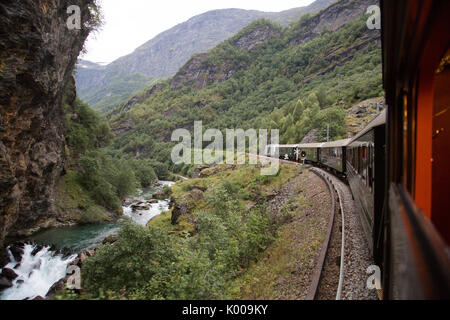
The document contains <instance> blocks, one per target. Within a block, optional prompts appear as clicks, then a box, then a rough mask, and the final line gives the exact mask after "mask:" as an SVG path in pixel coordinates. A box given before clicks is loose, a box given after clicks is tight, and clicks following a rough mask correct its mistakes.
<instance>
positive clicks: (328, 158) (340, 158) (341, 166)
mask: <svg viewBox="0 0 450 320" xmlns="http://www.w3.org/2000/svg"><path fill="white" fill-rule="evenodd" d="M349 142H350V139H344V140H337V141H333V142H324V143H322V144H321V146H320V148H319V153H318V156H319V163H320V164H321V165H323V166H325V167H328V168H330V169H332V170H333V171H334V172H335V173H337V174H339V175H342V176H345V174H346V147H347V145H348V144H349Z"/></svg>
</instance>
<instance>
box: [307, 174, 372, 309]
mask: <svg viewBox="0 0 450 320" xmlns="http://www.w3.org/2000/svg"><path fill="white" fill-rule="evenodd" d="M311 171H313V172H314V173H316V174H317V175H319V176H321V177H322V178H323V179H324V180H325V181H326V182H327V184H329V185H331V186H332V191H331V192H332V193H334V199H335V205H334V206H333V207H334V208H335V209H334V211H333V212H334V219H333V225H332V227H331V228H330V229H331V230H332V231H331V235H330V239H329V241H328V242H327V241H325V246H324V248H326V249H324V250H326V252H327V253H326V259H325V262H324V263H323V265H320V263H319V264H318V265H317V269H318V270H320V281H319V283H320V285H319V286H318V287H317V291H316V292H315V299H319V300H332V299H336V300H377V299H378V297H377V293H376V291H373V290H369V289H367V288H366V281H367V278H368V275H367V274H366V270H367V268H368V267H369V266H370V265H373V264H374V263H373V260H372V258H371V255H370V251H369V249H368V245H367V243H366V240H365V238H364V234H363V231H362V227H361V224H360V221H359V214H358V210H357V208H356V207H355V204H354V202H353V200H352V195H351V192H350V189H349V187H348V186H347V185H346V184H345V183H344V182H343V181H342V180H340V179H339V178H337V177H336V176H334V175H332V174H330V173H329V172H327V171H325V170H322V169H319V168H312V169H311ZM319 262H320V260H319Z"/></svg>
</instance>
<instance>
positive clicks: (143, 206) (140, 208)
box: [131, 204, 150, 212]
mask: <svg viewBox="0 0 450 320" xmlns="http://www.w3.org/2000/svg"><path fill="white" fill-rule="evenodd" d="M131 210H133V212H136V211H144V210H150V206H148V205H146V204H135V205H132V206H131Z"/></svg>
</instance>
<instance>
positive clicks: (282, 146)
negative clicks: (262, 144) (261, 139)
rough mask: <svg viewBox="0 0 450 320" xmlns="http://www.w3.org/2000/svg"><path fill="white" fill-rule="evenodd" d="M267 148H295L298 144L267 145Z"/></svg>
mask: <svg viewBox="0 0 450 320" xmlns="http://www.w3.org/2000/svg"><path fill="white" fill-rule="evenodd" d="M267 147H278V148H297V147H298V144H268V145H267Z"/></svg>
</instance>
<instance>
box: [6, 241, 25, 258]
mask: <svg viewBox="0 0 450 320" xmlns="http://www.w3.org/2000/svg"><path fill="white" fill-rule="evenodd" d="M23 248H24V244H23V243H15V244H13V245H12V246H11V247H10V248H9V251H10V252H11V254H12V255H13V257H14V259H15V260H16V261H22V255H23Z"/></svg>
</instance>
